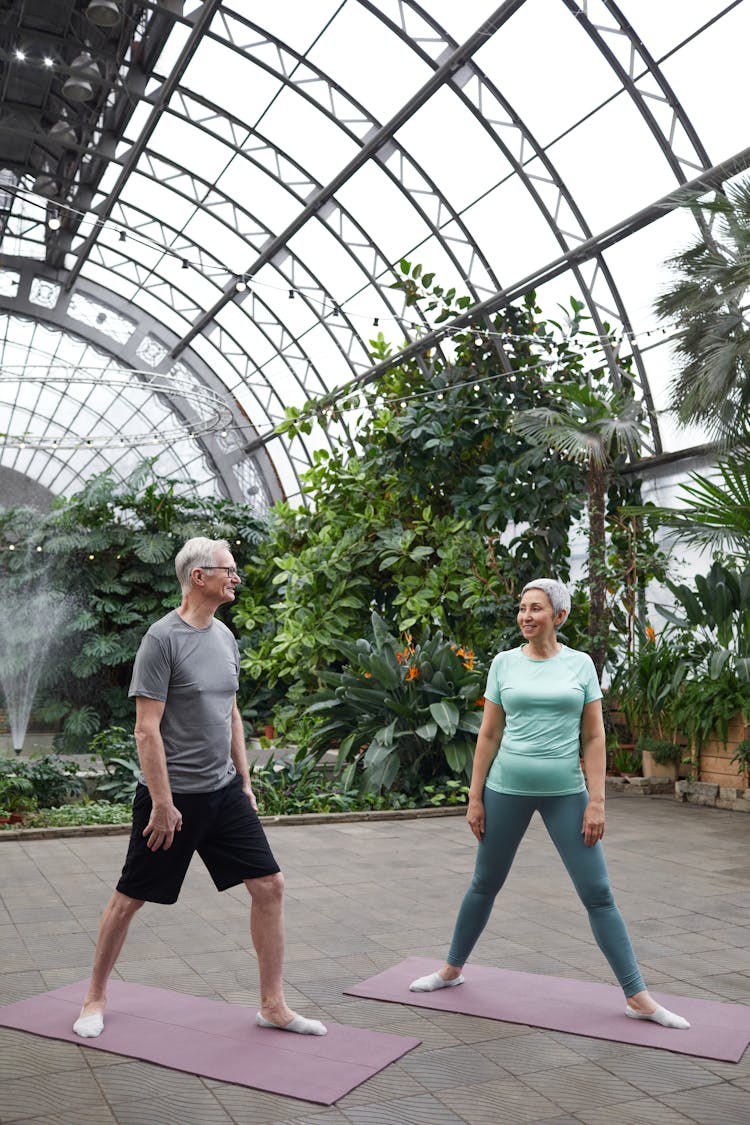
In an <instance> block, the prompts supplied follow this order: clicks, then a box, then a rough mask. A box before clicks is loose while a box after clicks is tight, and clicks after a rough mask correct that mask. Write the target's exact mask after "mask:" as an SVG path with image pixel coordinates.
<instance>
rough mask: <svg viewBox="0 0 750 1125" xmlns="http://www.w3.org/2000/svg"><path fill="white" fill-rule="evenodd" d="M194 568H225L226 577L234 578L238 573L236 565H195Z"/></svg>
mask: <svg viewBox="0 0 750 1125" xmlns="http://www.w3.org/2000/svg"><path fill="white" fill-rule="evenodd" d="M196 569H198V570H225V571H226V572H227V578H236V577H237V575H238V574H239V571H238V570H237V567H236V566H200V567H197V568H196Z"/></svg>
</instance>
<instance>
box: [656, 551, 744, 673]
mask: <svg viewBox="0 0 750 1125" xmlns="http://www.w3.org/2000/svg"><path fill="white" fill-rule="evenodd" d="M667 586H668V587H669V589H670V591H671V592H672V594H673V595H674V597H675V599H676V602H677V611H673V610H671V609H667V608H666V607H665V606H660V607H659V612H660V613H661V614H662V616H663V617H666V619H667V620H668V621H671V622H672V623H673V624H675V625H677V626H678V627H679V628H681V629H685V630H687V631H688V632H689V633H690V634H691V635H692V636H693V637H694V645H695V649H696V651H697V652H700V653H702V654H703V667H704V668H705V671H706V672H707V674H708V676H709V677H711V678H712V679H718V678H719V677H721V675H722V674H723V673H724V672H725V671H727V672H728V673H729V674H730V677H731V676H734V677H736V678H737V679H738V680H740V681H741V682H742V683H744V684H745V685H747V684H750V563H747V565H746V566H745V568H744V569H743V570H739V569H737V568H736V567H734V566H732V565H730V564H729V563H726V564H724V563H722V562H720V561H719V560H718V559H717V560H715V561H714V563H713V564H712V566H711V569H710V570H709V571H708V573H707V574H705V575H703V574H697V575H696V576H695V578H694V580H693V585H692V586H688V585H687V584H685V583H679V584H676V583H674V582H671V581H669V580H668V581H667ZM745 690H746V691H747V688H746V689H745Z"/></svg>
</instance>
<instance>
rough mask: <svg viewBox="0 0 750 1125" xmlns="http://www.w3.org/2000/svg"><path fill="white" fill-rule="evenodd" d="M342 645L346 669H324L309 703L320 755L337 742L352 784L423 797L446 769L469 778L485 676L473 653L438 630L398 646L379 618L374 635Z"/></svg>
mask: <svg viewBox="0 0 750 1125" xmlns="http://www.w3.org/2000/svg"><path fill="white" fill-rule="evenodd" d="M338 648H339V652H340V653H341V655H343V657H344V658H345V665H344V668H343V670H342V671H333V670H326V671H323V672H322V673H321V680H322V681H323V684H324V687H323V688H322V689H321V690H320V691H318V692H315V693H314V694H313V695H312V696H311V697H310V698H309V700H308V707H307V713H308V715H312V716H314V717H315V719H316V721H317V725H316V726H315V728H314V729H313V732H312V734H311V736H310V738H309V743H308V745H309V750H310V752H311V754H312V755H313V756H315V757H317V758H320V757H322V756H323V755H324V754H325V753H326V751H327V750H328V749H329V748H330V745H331V742H335V743H337V744H338V746H339V750H338V758H337V770H338V771H339V772H343V777H344V781H345V784H346V785H347V787H348V786H351V785H356V786H357V788H359V789H360V790H363V791H372V792H376V793H378V792H380V791H381V790H382V789H390V788H392V787H394V788H400V789H403V790H404V791H405V792H407V793H410V794H413V793H418V792H420V791H421V788H422V786H423V784H424V783H425V782H430V781H432V780H433V779H435V778H436V777H439V776H442V775H444V774H445V772H446V768H447V770H448V771H449V772H450V773H451V774H453V775H459V774H463V775H465V776H466V777H469V776H470V774H471V763H472V751H473V747H474V744H475V742H476V736H477V733H478V731H479V727H480V724H481V710H480V709H479V707H478V703H479V699H480V696H481V693H482V690H483V685H484V678H485V669H484V668H483V667H480V666H477V665H476V663H475V659H474V655H473V653H472V652H470V651H469V652H467V651H465V650H464V649H463V648H459V647H458V646H456V645H453V644H451V643H449V642H448V641H446V640H445V639H444V637H443V635H442V633H441V632H440V631H439V630H438V631H437V632H435V633H434V634H431V633H430V631H429V630H425V631H424V635H423V639H422V641H421V642H417V641H414V640H413V639H412V638H411V636H410V635H409V634H407V635H406V636H405V640H404V641H399V640H398V639H397V638H396V637H395V636H393V635H392V634H391V633H390V632H389V631H388V627H387V625H386V622H385V621H384V620H383V619H382V618H381V617H380V616H379V615H378V614H377V613H373V614H372V627H371V635H370V637H369V638H361V639H359V640H357V641H355V642H340V643H339V646H338Z"/></svg>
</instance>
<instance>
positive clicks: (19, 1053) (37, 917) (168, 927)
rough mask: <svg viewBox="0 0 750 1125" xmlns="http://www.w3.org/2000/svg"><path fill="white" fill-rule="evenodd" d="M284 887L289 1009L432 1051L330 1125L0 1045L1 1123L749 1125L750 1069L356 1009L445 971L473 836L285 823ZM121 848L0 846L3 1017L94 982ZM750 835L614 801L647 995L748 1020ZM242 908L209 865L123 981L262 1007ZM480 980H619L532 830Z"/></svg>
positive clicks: (154, 1071)
mask: <svg viewBox="0 0 750 1125" xmlns="http://www.w3.org/2000/svg"><path fill="white" fill-rule="evenodd" d="M268 834H269V838H270V840H271V843H272V846H273V848H274V850H275V852H276V854H277V857H278V858H279V861H280V862H281V864H282V866H283V868H284V870H285V872H286V877H287V933H288V949H287V962H286V981H287V995H288V998H289V1000H290V1002H291V1004H292V1005H293V1006H295V1007H297V1008H299V1009H300V1010H301V1011H302V1012H304V1013H305V1014H307V1015H310V1016H322V1017H323V1018H327V1019H329V1020H339V1021H342V1022H345V1023H350V1024H354V1025H359V1026H368V1027H373V1028H376V1029H380V1030H383V1031H390V1032H394V1033H400V1034H410V1035H416V1036H419V1037H420V1038H421V1039H422V1045H421V1047H419V1048H417V1050H415V1051H413V1052H411V1053H409V1054H408V1055H406V1056H405V1057H404V1058H402V1059H401V1060H400V1061H399V1062H398V1063H396V1064H394V1065H393V1066H391V1067H389V1068H387V1069H386V1070H385V1071H384V1072H382V1073H381V1074H379V1075H377V1076H376V1077H375V1078H373V1079H371V1080H370V1081H369V1082H366V1083H364V1084H363V1085H362V1086H360V1087H359V1088H358V1089H356V1090H354V1091H353V1092H352V1093H351V1094H349V1095H347V1096H346V1097H344V1098H342V1099H341V1101H340V1102H339V1103H338V1104H337V1105H336V1106H335V1107H331V1108H329V1109H325V1108H322V1107H320V1106H315V1105H312V1104H309V1103H305V1102H300V1101H296V1100H293V1099H290V1098H282V1097H273V1096H271V1095H268V1094H263V1093H257V1092H255V1091H253V1090H248V1089H244V1088H240V1087H236V1086H230V1085H225V1084H221V1083H218V1082H214V1081H210V1080H205V1079H200V1078H196V1077H193V1076H191V1075H186V1074H180V1073H177V1072H175V1071H170V1070H165V1069H162V1068H160V1067H156V1066H151V1065H148V1064H146V1063H142V1062H137V1061H132V1060H128V1059H124V1058H121V1057H119V1056H116V1055H110V1054H106V1053H104V1052H100V1051H91V1050H87V1049H85V1048H82V1047H78V1046H75V1045H73V1044H68V1043H61V1042H56V1041H54V1040H45V1039H39V1038H36V1037H34V1036H31V1035H26V1034H21V1033H18V1032H14V1031H10V1030H7V1029H1V1028H0V1092H1V1093H0V1122H2V1123H3V1125H10V1123H11V1122H13V1123H18V1122H26V1123H28V1125H31V1123H33V1125H43V1123H44V1125H110V1123H115V1122H118V1123H120V1125H161V1123H164V1125H214V1123H216V1125H220V1123H227V1122H236V1123H237V1125H260V1123H263V1122H266V1123H273V1125H283V1123H287V1122H289V1123H292V1122H294V1123H297V1125H302V1123H312V1122H321V1123H323V1122H325V1123H326V1125H329V1123H331V1125H333V1123H335V1122H339V1123H343V1122H352V1123H354V1125H397V1123H401V1122H403V1123H404V1125H453V1123H455V1122H469V1123H470V1125H485V1123H486V1125H490V1123H491V1125H573V1123H579V1125H688V1123H691V1122H698V1123H701V1125H748V1123H750V1051H748V1052H746V1054H745V1057H744V1058H743V1059H742V1061H741V1062H739V1063H737V1064H730V1063H717V1062H711V1061H708V1060H703V1059H693V1058H690V1057H686V1056H683V1055H674V1054H670V1053H668V1052H666V1051H650V1050H647V1049H644V1048H636V1047H631V1046H626V1045H623V1044H619V1043H609V1042H605V1041H602V1040H596V1039H586V1038H581V1037H578V1036H574V1035H568V1034H562V1033H556V1032H549V1031H540V1030H539V1029H536V1028H533V1027H520V1026H516V1025H512V1024H503V1023H497V1022H495V1021H492V1020H486V1019H474V1018H472V1017H468V1016H459V1015H453V1014H451V1013H445V1014H443V1013H440V1012H435V1011H429V1010H426V1009H414V1008H410V1007H409V1006H408V1005H407V1004H405V1005H404V1006H403V1007H400V1006H397V1005H393V1004H379V1003H376V1002H373V1001H368V1000H362V999H356V998H354V997H347V996H344V995H343V994H342V990H343V989H344V988H345V987H346V986H347V985H349V984H350V983H352V982H354V981H357V980H360V979H363V978H364V977H366V976H370V975H372V974H373V973H374V972H377V971H379V970H381V969H383V968H385V967H387V966H388V965H391V964H393V963H394V962H396V961H398V960H401V959H402V958H403V957H406V956H409V955H425V956H435V957H440V956H441V955H442V954H443V953H444V951H445V946H446V942H447V940H448V937H449V933H450V929H451V926H452V922H453V916H454V913H455V909H456V906H457V903H458V900H459V898H460V896H461V894H462V893H463V890H464V888H465V886H466V883H467V880H468V877H469V873H470V871H471V869H472V865H473V850H474V849H473V843H472V837H471V835H470V833H469V832H468V830H467V829H466V827H465V824H464V821H463V819H462V818H461V817H444V818H443V817H440V818H437V819H429V820H400V821H379V822H377V823H373V822H348V823H340V824H317V825H311V826H298V827H288V826H273V827H270V828H269V829H268ZM124 845H125V839H124V837H101V838H85V839H83V838H66V839H58V840H39V841H26V842H12V841H7V840H3V841H2V842H0V890H1V891H2V901H3V904H4V906H3V907H0V970H1V972H0V1002H1V1003H9V1002H11V1001H13V1000H16V999H20V998H22V997H26V996H31V995H33V994H35V993H38V992H42V991H44V990H46V989H48V988H53V987H56V986H58V985H61V984H64V983H66V982H68V981H73V980H77V979H79V978H81V977H83V976H86V975H87V973H88V971H89V967H90V960H91V954H92V952H93V947H94V940H95V935H96V928H97V922H98V917H99V913H100V910H101V908H102V906H103V904H104V902H105V901H106V899H107V897H108V895H109V893H110V888H111V886H112V884H113V881H114V880H115V878H116V876H117V874H118V873H119V869H120V865H121V862H122V858H123V854H124ZM749 846H750V816H747V815H744V814H742V813H732V812H724V811H721V810H716V809H710V808H697V807H695V806H692V805H690V806H688V805H686V806H681V805H677V804H676V803H675V802H674V801H672V800H670V799H668V798H655V797H643V798H627V797H618V796H612V797H610V799H609V801H608V834H607V843H606V849H607V856H608V862H609V867H610V873H611V876H612V881H613V884H614V887H615V890H616V894H617V898H618V902H619V904H620V907H621V909H622V911H623V913H624V915H625V917H626V919H627V921H628V924H629V926H630V931H631V935H632V937H633V939H634V943H635V945H636V949H637V951H638V953H639V957H640V961H641V966H642V968H643V969H644V974H645V976H646V978H647V981H648V982H649V984H651V985H652V986H653V987H660V988H663V989H664V990H665V991H668V992H673V993H678V994H682V995H685V996H705V997H709V998H713V999H723V1000H729V1001H735V1002H740V1003H745V1004H750V895H749V894H748V891H750V864H748V851H749ZM246 931H247V902H246V892H245V891H244V889H240V890H235V891H230V892H228V893H226V894H224V895H221V896H219V895H218V894H216V892H215V891H214V890H213V887H212V884H211V883H210V880H209V879H208V876H207V875H206V873H205V871H204V870H203V868H202V866H201V864H200V862H199V861H196V862H195V863H194V865H193V867H192V869H191V872H190V874H189V876H188V880H187V883H186V885H185V889H184V892H183V895H182V898H181V899H180V902H179V903H178V904H177V905H176V906H174V907H157V906H147V907H145V908H144V910H143V911H142V912H141V914H140V915H139V916H138V917H137V918H136V921H135V923H134V925H133V928H132V932H131V935H130V938H129V940H128V943H127V944H126V946H125V950H124V952H123V955H122V958H121V960H120V963H119V966H118V973H119V975H120V976H121V977H122V978H123V979H126V980H133V981H139V982H141V983H144V984H155V985H159V986H161V987H165V988H172V989H176V990H179V991H185V992H190V993H193V994H198V995H202V996H209V997H215V998H217V999H224V1000H227V1001H230V1002H232V1003H244V1004H247V1005H248V1007H250V1008H252V1009H253V1010H254V1006H255V1005H256V1003H257V972H256V966H255V962H254V959H253V957H252V956H251V955H250V954H248V952H247V933H246ZM475 959H476V960H477V961H479V962H482V963H485V964H498V965H503V966H505V967H507V968H512V969H522V970H526V971H532V972H533V971H537V972H548V973H556V974H559V975H562V976H568V977H588V978H592V979H595V980H601V981H605V982H610V981H611V978H610V974H609V970H608V967H607V965H606V964H605V962H604V961H603V958H602V957H601V954H600V953H599V951H598V950H597V948H596V946H595V945H594V944H593V939H592V937H591V934H590V932H589V930H588V925H587V923H586V920H585V916H583V915H582V910H581V907H580V906H579V904H578V902H577V899H576V898H575V895H574V893H573V891H572V889H571V887H570V885H569V882H568V879H567V876H566V875H565V873H564V871H563V870H562V868H561V866H560V863H559V861H558V859H557V857H556V855H555V853H554V850H553V848H552V845H551V843H550V842H549V840H548V839H547V837H546V834H545V832H544V828H543V827H542V825H541V823H540V822H539V821H538V819H535V820H534V821H533V822H532V826H531V829H530V831H529V834H528V836H527V838H526V840H525V841H524V843H523V845H522V847H521V850H520V851H519V854H518V857H517V860H516V864H515V867H514V869H513V872H512V874H511V877H510V880H509V882H508V885H507V887H506V888H505V890H504V891H503V892H502V896H501V899H499V900H498V903H497V906H496V909H495V913H494V915H493V917H492V919H491V921H490V925H489V927H488V929H487V931H486V933H485V935H484V937H483V939H482V942H481V944H480V946H479V948H478V950H477V953H476V958H475Z"/></svg>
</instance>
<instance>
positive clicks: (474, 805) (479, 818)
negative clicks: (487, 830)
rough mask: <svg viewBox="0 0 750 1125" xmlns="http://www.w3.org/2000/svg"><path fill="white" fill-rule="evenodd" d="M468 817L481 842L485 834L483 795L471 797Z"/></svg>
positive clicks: (470, 826) (467, 812)
mask: <svg viewBox="0 0 750 1125" xmlns="http://www.w3.org/2000/svg"><path fill="white" fill-rule="evenodd" d="M466 819H467V820H468V822H469V828H470V829H471V830H472V832H473V833H474V835H475V836H476V838H477V840H479V841H480V843H481V840H482V837H483V836H484V801H483V800H482V798H481V797H469V807H468V809H467V810H466Z"/></svg>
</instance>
